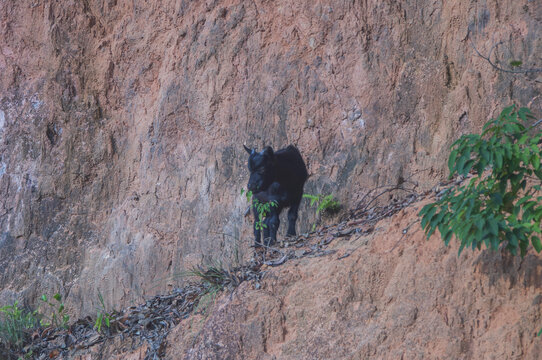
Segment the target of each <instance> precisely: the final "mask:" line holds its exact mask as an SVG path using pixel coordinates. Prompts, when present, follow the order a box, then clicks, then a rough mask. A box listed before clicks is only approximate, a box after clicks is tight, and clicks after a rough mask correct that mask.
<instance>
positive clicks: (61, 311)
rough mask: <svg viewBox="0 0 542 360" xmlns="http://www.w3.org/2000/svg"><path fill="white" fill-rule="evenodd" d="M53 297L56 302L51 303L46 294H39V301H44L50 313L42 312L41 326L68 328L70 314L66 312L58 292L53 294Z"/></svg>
mask: <svg viewBox="0 0 542 360" xmlns="http://www.w3.org/2000/svg"><path fill="white" fill-rule="evenodd" d="M53 299H54V300H55V302H56V303H52V302H50V301H49V300H48V299H47V296H46V295H42V296H41V301H42V302H44V303H45V304H46V305H47V306H48V307H49V308H50V311H51V312H50V315H47V314H43V318H42V319H41V320H40V324H41V326H45V327H49V326H52V327H55V328H59V327H61V328H64V329H67V328H68V321H70V316H69V315H68V314H67V313H66V308H65V307H64V303H63V302H62V297H61V296H60V294H58V293H57V294H55V295H53Z"/></svg>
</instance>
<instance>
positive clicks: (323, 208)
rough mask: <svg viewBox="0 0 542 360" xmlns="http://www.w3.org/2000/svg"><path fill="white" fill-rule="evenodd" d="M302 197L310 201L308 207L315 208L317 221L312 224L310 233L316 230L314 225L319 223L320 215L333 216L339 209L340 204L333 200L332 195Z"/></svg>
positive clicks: (306, 195) (305, 195)
mask: <svg viewBox="0 0 542 360" xmlns="http://www.w3.org/2000/svg"><path fill="white" fill-rule="evenodd" d="M303 197H304V198H305V199H309V200H310V206H316V218H317V220H316V222H315V223H314V224H312V229H311V231H314V230H315V229H316V224H317V223H318V222H319V221H320V216H321V214H322V213H328V214H335V213H337V212H338V211H339V210H340V209H341V204H340V203H339V202H338V201H337V200H335V199H334V198H333V195H332V194H329V195H323V194H317V195H311V194H303Z"/></svg>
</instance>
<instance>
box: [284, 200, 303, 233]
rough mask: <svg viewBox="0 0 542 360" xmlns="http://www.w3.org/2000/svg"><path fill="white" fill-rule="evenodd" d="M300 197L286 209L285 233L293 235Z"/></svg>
mask: <svg viewBox="0 0 542 360" xmlns="http://www.w3.org/2000/svg"><path fill="white" fill-rule="evenodd" d="M300 202H301V199H299V200H298V201H297V202H294V203H292V205H291V206H290V209H288V232H287V233H286V235H288V236H295V223H296V221H297V213H298V212H299V204H300Z"/></svg>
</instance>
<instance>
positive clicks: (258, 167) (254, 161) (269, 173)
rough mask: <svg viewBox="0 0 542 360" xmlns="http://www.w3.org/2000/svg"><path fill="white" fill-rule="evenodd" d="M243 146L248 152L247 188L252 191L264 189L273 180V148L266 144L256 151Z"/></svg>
mask: <svg viewBox="0 0 542 360" xmlns="http://www.w3.org/2000/svg"><path fill="white" fill-rule="evenodd" d="M243 147H244V148H245V150H246V151H247V152H248V153H249V157H248V170H249V171H250V178H249V179H248V185H247V188H248V190H250V191H252V192H258V191H263V190H266V189H267V188H268V187H269V185H271V183H273V181H275V157H274V152H273V148H271V147H270V146H267V147H266V148H264V149H263V150H262V151H261V152H257V151H256V150H254V149H250V148H248V147H246V146H245V145H243Z"/></svg>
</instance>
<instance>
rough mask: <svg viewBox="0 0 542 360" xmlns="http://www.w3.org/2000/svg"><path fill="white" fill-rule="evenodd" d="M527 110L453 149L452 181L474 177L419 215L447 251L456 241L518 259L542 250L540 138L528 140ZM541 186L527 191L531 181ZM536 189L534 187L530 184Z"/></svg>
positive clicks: (506, 113)
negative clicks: (501, 250) (504, 251)
mask: <svg viewBox="0 0 542 360" xmlns="http://www.w3.org/2000/svg"><path fill="white" fill-rule="evenodd" d="M533 118H534V117H533V116H532V114H531V112H530V111H529V109H527V108H517V107H516V106H509V107H507V108H505V109H504V110H503V111H502V112H501V114H500V115H499V116H498V117H497V118H496V119H492V120H490V121H489V122H488V123H486V124H485V125H484V127H483V130H482V134H480V135H476V134H469V135H464V136H462V137H461V138H459V139H458V140H457V141H455V142H454V143H453V144H452V147H451V149H452V151H451V153H450V157H449V160H448V167H449V170H450V177H453V176H455V175H463V176H466V175H468V174H469V173H471V172H474V174H475V175H474V176H473V177H472V178H471V180H470V181H469V182H468V184H466V185H461V186H458V187H453V188H450V189H448V190H447V191H446V192H445V193H444V194H443V196H442V197H441V198H440V199H439V200H438V201H436V202H434V203H431V204H428V205H426V206H424V207H423V209H422V210H421V211H420V213H419V215H420V216H421V217H422V220H421V225H422V228H424V229H425V232H426V235H427V238H429V237H430V236H431V235H432V234H433V233H434V232H435V230H436V229H438V230H439V232H440V235H441V237H442V239H443V240H444V243H445V244H446V245H448V243H449V242H450V239H451V238H452V236H453V235H455V237H456V238H457V239H458V240H459V241H460V243H461V245H460V248H459V254H461V251H462V250H463V249H464V248H465V247H471V248H472V249H473V250H474V249H475V248H478V249H481V246H482V244H485V245H486V247H487V248H490V249H493V250H497V249H498V248H499V245H500V244H501V243H505V244H506V248H507V249H508V250H509V251H510V252H511V253H512V254H514V255H516V254H517V252H518V249H519V251H520V254H521V256H524V255H525V254H526V252H527V248H528V246H529V243H531V244H532V245H533V247H534V248H535V250H536V251H537V252H540V251H541V250H542V243H541V241H540V237H539V236H540V235H539V234H540V233H541V229H540V225H541V220H542V206H540V203H541V201H542V196H536V194H539V192H540V189H541V188H540V185H539V183H540V181H541V180H542V168H541V167H540V159H541V156H542V154H541V151H540V148H539V146H538V144H539V143H540V141H541V139H542V133H541V132H536V133H535V134H530V130H531V129H532V126H531V127H527V126H526V123H527V121H528V120H529V119H533ZM533 177H534V179H535V181H536V182H538V184H536V185H532V186H530V185H528V184H529V182H528V181H527V180H528V179H531V178H533ZM531 183H532V182H531Z"/></svg>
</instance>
